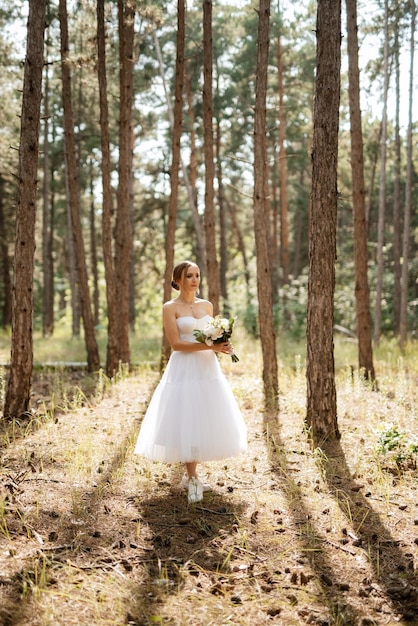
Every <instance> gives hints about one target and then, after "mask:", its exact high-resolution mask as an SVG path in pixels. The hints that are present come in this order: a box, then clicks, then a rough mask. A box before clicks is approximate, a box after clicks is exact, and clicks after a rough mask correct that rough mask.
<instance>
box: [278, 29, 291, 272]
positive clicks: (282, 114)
mask: <svg viewBox="0 0 418 626" xmlns="http://www.w3.org/2000/svg"><path fill="white" fill-rule="evenodd" d="M277 69H278V89H279V172H280V265H281V268H282V279H283V283H285V284H287V283H288V282H289V203H288V199H287V157H286V147H285V140H286V108H285V106H284V88H283V56H282V43H281V37H280V33H279V34H278V35H277Z"/></svg>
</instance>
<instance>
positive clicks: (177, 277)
mask: <svg viewBox="0 0 418 626" xmlns="http://www.w3.org/2000/svg"><path fill="white" fill-rule="evenodd" d="M189 267H197V265H196V263H193V261H182V262H181V263H178V265H176V267H175V268H174V270H173V280H172V281H171V286H172V288H173V289H175V290H176V291H179V290H180V287H179V282H180V281H181V279H182V276H183V274H184V272H187V270H188V269H189Z"/></svg>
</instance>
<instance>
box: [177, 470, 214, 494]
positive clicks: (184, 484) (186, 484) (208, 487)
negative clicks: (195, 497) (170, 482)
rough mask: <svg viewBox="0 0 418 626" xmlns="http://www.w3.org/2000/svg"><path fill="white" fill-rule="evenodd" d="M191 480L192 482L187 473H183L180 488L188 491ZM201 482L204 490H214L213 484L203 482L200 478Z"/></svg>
mask: <svg viewBox="0 0 418 626" xmlns="http://www.w3.org/2000/svg"><path fill="white" fill-rule="evenodd" d="M198 480H199V479H198ZM189 482H190V479H189V477H188V476H187V474H183V476H182V479H181V481H180V485H179V487H180V489H185V490H186V491H187V489H188V488H189ZM199 482H200V483H201V485H202V487H203V491H212V486H211V485H209V483H203V482H202V481H201V480H199Z"/></svg>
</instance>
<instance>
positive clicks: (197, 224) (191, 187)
mask: <svg viewBox="0 0 418 626" xmlns="http://www.w3.org/2000/svg"><path fill="white" fill-rule="evenodd" d="M153 35H154V42H155V50H156V53H157V58H158V63H159V66H160V74H161V79H162V81H163V87H164V93H165V97H166V100H167V110H168V118H169V120H170V125H171V128H173V126H174V113H173V107H172V105H171V100H170V94H169V91H168V89H167V81H166V78H165V71H164V63H163V58H162V54H161V48H160V42H159V40H158V37H157V33H156V32H155V31H154V33H153ZM183 72H184V78H183V82H184V81H185V78H186V77H187V72H186V66H184V70H183ZM186 85H187V103H188V114H189V120H190V167H189V170H188V169H187V167H186V166H185V164H184V161H183V159H182V156H181V146H180V166H181V173H182V176H183V181H184V184H185V187H186V191H187V199H188V202H189V207H190V211H191V214H192V220H193V226H194V231H195V235H196V261H197V264H198V265H199V268H200V293H201V294H202V293H203V291H204V283H205V280H206V252H205V237H204V232H203V224H202V219H201V216H200V213H199V211H198V208H197V193H196V171H197V158H196V137H195V135H196V133H195V130H194V111H193V103H192V100H193V96H192V92H191V85H190V78H189V79H188V80H187V81H186ZM189 171H190V174H189Z"/></svg>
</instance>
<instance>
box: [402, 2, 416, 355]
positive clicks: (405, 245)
mask: <svg viewBox="0 0 418 626" xmlns="http://www.w3.org/2000/svg"><path fill="white" fill-rule="evenodd" d="M411 14H412V17H411V38H410V66H409V102H408V141H407V154H406V184H405V211H404V220H403V241H402V282H401V311H400V314H401V315H400V327H399V341H400V346H401V348H402V349H404V348H405V345H406V341H407V338H408V276H409V239H410V236H411V233H410V225H411V208H412V169H413V142H412V138H413V137H412V130H413V105H414V56H415V22H416V6H415V0H411Z"/></svg>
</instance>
